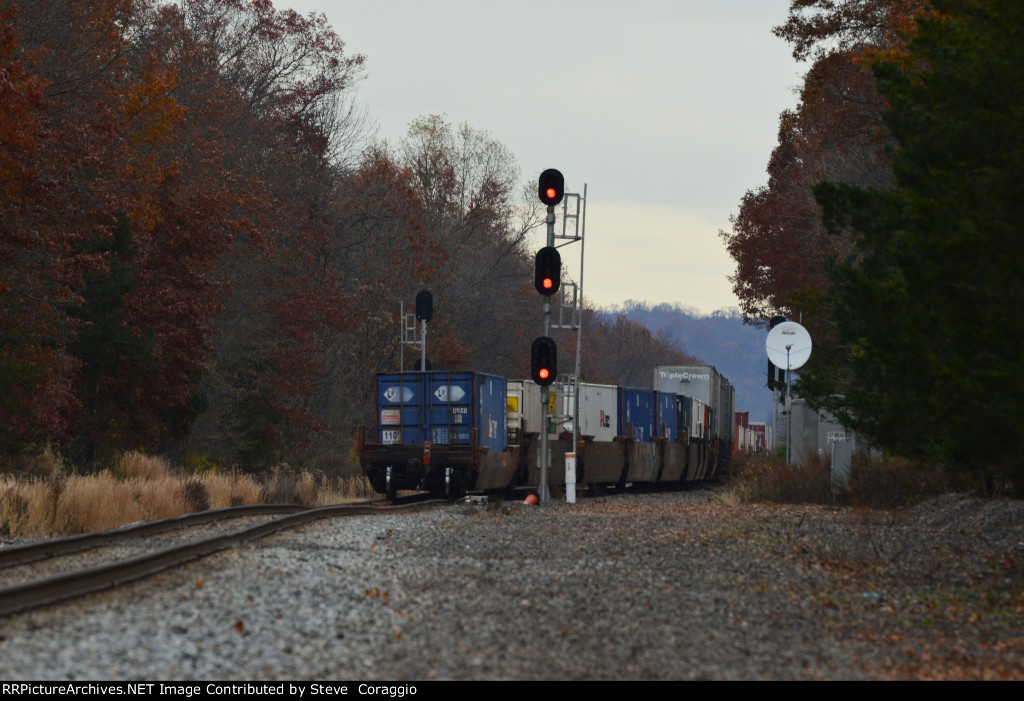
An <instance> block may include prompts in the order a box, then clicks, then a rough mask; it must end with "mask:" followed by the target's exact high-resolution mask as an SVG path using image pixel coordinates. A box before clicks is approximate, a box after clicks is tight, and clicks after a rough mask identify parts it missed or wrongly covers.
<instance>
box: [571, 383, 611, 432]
mask: <svg viewBox="0 0 1024 701" xmlns="http://www.w3.org/2000/svg"><path fill="white" fill-rule="evenodd" d="M570 408H571V402H570ZM579 417H580V433H579V434H580V436H581V437H582V438H592V439H593V440H594V441H596V442H598V443H607V442H609V441H613V440H615V436H617V435H618V427H619V392H618V388H617V387H616V386H615V385H592V384H588V383H585V382H584V383H581V384H580V411H579ZM566 425H567V427H568V428H567V430H569V431H572V422H571V421H569V422H567V424H566Z"/></svg>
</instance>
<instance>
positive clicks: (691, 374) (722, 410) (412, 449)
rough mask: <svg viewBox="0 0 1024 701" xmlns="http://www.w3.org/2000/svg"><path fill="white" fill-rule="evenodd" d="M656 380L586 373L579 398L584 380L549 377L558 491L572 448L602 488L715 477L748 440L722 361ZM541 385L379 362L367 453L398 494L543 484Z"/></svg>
mask: <svg viewBox="0 0 1024 701" xmlns="http://www.w3.org/2000/svg"><path fill="white" fill-rule="evenodd" d="M652 387H653V388H652V389H639V388H635V387H617V386H614V385H595V384H586V383H583V384H580V386H579V392H578V396H579V401H578V405H579V406H578V410H577V407H576V404H577V402H576V400H575V397H576V396H577V393H576V392H575V391H574V390H571V389H570V388H568V387H560V386H558V385H557V384H556V385H553V386H552V387H551V388H550V389H551V392H550V396H549V400H548V401H549V404H548V414H549V421H548V427H547V430H548V441H547V445H548V450H549V454H550V456H551V457H550V470H549V471H548V486H549V489H550V491H551V492H552V493H555V492H556V491H557V490H558V489H561V488H562V487H563V486H564V485H565V456H566V454H567V453H570V454H573V455H575V458H576V470H575V476H576V478H575V483H576V484H577V485H579V486H581V487H584V488H588V489H591V490H595V491H597V490H603V489H606V488H620V489H621V488H623V487H625V486H626V485H627V484H651V485H663V486H669V485H683V484H686V483H694V482H700V481H705V480H711V479H713V478H715V476H716V475H717V474H718V473H719V471H720V470H721V468H722V466H723V465H724V464H725V462H726V461H727V460H728V458H729V456H730V455H731V453H732V451H733V449H734V443H736V444H737V445H739V443H740V441H738V440H737V437H738V435H739V434H738V433H737V432H738V431H739V430H740V429H739V428H737V424H736V423H735V421H736V418H735V416H734V406H733V405H734V402H735V390H734V389H733V386H732V384H731V383H730V382H729V381H728V380H727V379H726V378H724V377H723V376H722V375H720V374H719V373H718V372H717V371H716V370H715V368H714V367H711V366H662V367H658V368H656V369H655V370H654V377H653V383H652ZM542 396H543V393H542V391H541V388H540V387H539V386H538V385H536V384H535V383H534V382H532V381H529V380H506V379H505V378H503V377H499V376H497V375H491V374H486V373H481V372H447V371H426V372H401V373H380V374H378V375H377V426H376V433H375V435H374V436H373V437H372V439H370V440H367V436H366V431H365V430H360V432H359V438H358V441H357V446H356V452H357V455H358V457H359V461H360V465H361V466H362V469H363V472H364V473H365V474H366V476H367V477H368V478H369V480H370V483H371V484H372V485H373V488H374V490H376V491H377V492H378V493H380V494H385V495H387V497H388V498H391V499H394V498H395V497H396V495H397V493H398V491H400V490H427V491H429V492H431V493H432V494H434V495H436V496H443V497H447V498H455V497H457V496H459V495H460V494H463V493H465V492H467V491H505V490H510V489H517V488H527V489H529V488H536V487H537V485H539V484H540V470H539V467H538V464H539V453H540V446H541V440H540V431H541V430H543V427H542V426H541V421H542V419H541V416H542ZM741 413H742V412H741ZM575 422H578V423H579V430H578V431H577V430H574V428H575V427H574V424H575ZM574 437H575V438H574ZM574 441H575V445H574Z"/></svg>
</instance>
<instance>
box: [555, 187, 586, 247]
mask: <svg viewBox="0 0 1024 701" xmlns="http://www.w3.org/2000/svg"><path fill="white" fill-rule="evenodd" d="M570 203H572V204H571V205H570ZM570 219H571V220H572V232H571V233H568V228H569V220H570ZM555 238H556V239H565V240H567V241H579V240H580V239H581V238H583V236H582V235H581V234H580V194H579V193H578V192H567V193H565V199H563V200H562V233H561V234H556V235H555Z"/></svg>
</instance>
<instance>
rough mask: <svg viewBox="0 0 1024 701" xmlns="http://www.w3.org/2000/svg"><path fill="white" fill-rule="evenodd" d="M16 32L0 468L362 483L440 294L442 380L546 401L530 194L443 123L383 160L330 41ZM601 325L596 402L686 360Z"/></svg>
mask: <svg viewBox="0 0 1024 701" xmlns="http://www.w3.org/2000/svg"><path fill="white" fill-rule="evenodd" d="M0 20H2V21H0V107H2V110H0V215H2V216H0V456H2V455H7V456H11V455H17V454H24V453H31V452H33V451H38V450H40V449H41V448H42V447H44V446H49V447H51V448H53V449H55V450H58V451H59V452H60V453H61V454H62V455H63V456H64V457H65V459H66V460H68V461H69V462H70V463H71V464H73V465H75V466H78V467H79V468H83V469H87V468H89V467H91V466H99V465H102V464H104V463H105V462H109V460H110V459H111V457H112V456H114V455H116V454H118V453H120V452H123V451H127V450H146V451H150V452H159V453H162V454H165V455H168V456H170V457H172V458H175V459H178V460H181V461H183V462H186V463H187V462H188V461H189V460H190V459H195V461H197V462H198V463H202V464H210V463H212V464H219V465H224V466H238V467H241V468H243V469H245V470H249V471H255V472H259V471H261V470H265V469H266V468H268V467H269V466H272V465H274V464H277V463H280V462H283V461H287V462H290V463H291V464H293V465H294V464H300V465H306V466H311V467H315V466H319V467H330V466H333V465H334V464H336V463H338V462H344V461H345V460H346V456H350V453H351V448H352V440H353V431H354V429H355V427H356V426H359V425H367V424H369V425H372V424H373V421H374V418H375V417H374V402H375V381H374V373H376V372H378V371H394V370H397V369H398V364H399V353H400V340H399V329H400V320H399V304H400V302H402V301H404V302H405V303H406V309H409V308H410V307H411V303H412V300H413V299H414V298H415V295H416V293H417V292H418V291H419V290H421V289H428V290H430V291H431V292H432V294H433V298H434V309H435V314H434V319H433V321H432V323H431V326H430V333H429V355H430V360H431V362H432V366H433V367H434V368H444V369H467V368H469V369H474V370H478V371H483V372H494V373H497V374H501V375H505V376H510V377H526V376H528V373H529V348H530V343H531V342H532V340H533V338H534V337H535V336H537V335H539V329H540V318H541V302H540V298H539V296H538V295H537V294H536V292H535V291H533V285H532V278H533V252H532V251H531V250H529V247H530V234H531V232H532V231H534V230H535V229H536V228H537V227H538V226H539V225H541V223H542V221H543V212H542V211H541V205H540V203H539V202H535V201H534V200H536V195H535V194H534V195H533V196H532V198H531V196H528V195H527V192H528V190H529V189H530V187H529V185H528V183H529V181H530V180H531V177H526V178H525V179H524V177H523V176H522V174H521V173H520V171H519V167H518V165H517V164H516V160H515V157H514V156H513V154H511V153H510V152H509V151H508V150H507V149H506V148H505V147H504V146H503V145H502V144H501V143H499V142H498V141H496V140H495V139H493V138H492V137H491V136H490V135H489V134H488V133H487V132H486V131H483V130H480V129H476V128H473V127H470V126H469V125H465V124H463V125H457V124H456V125H453V124H451V123H450V122H449V121H448V120H447V119H446V118H445V117H443V116H438V115H427V116H424V117H422V118H420V119H418V120H416V121H415V122H413V123H412V124H411V125H410V127H409V131H408V134H407V135H406V137H405V138H404V139H402V140H401V141H400V142H399V143H397V144H388V143H381V142H377V141H374V139H373V126H372V122H371V120H370V119H369V118H368V117H367V116H366V114H365V113H364V111H362V110H361V109H360V107H359V105H358V103H357V102H356V100H355V98H354V91H353V87H354V86H355V85H356V84H357V83H358V81H360V80H362V79H363V77H364V75H363V73H364V67H365V64H366V60H367V59H366V58H365V57H363V56H359V55H352V54H349V53H347V52H346V51H345V44H344V42H343V41H342V39H341V37H339V36H338V35H337V34H336V33H335V31H334V30H333V29H332V28H331V27H330V26H329V25H328V24H327V22H326V19H325V18H324V17H323V16H322V15H316V14H313V15H310V16H302V15H299V14H297V13H295V12H293V11H290V10H285V9H277V8H275V7H274V5H273V3H271V2H269V0H189V2H185V3H177V2H175V3H169V2H160V1H158V0H94V1H92V2H87V3H83V2H76V1H75V0H2V1H0ZM583 324H584V334H585V339H586V343H585V344H584V351H583V356H584V357H583V368H584V374H585V377H586V379H587V380H589V381H594V382H607V383H627V381H628V382H632V378H633V377H642V376H646V377H650V368H653V366H654V365H656V364H659V363H665V362H689V361H690V360H692V359H691V358H690V357H689V356H687V355H686V354H685V353H684V352H683V351H682V350H681V348H680V347H679V345H678V343H676V342H673V341H672V340H671V339H668V338H664V337H656V336H652V335H651V334H650V332H648V331H646V329H644V328H643V327H641V326H640V325H639V324H636V323H635V322H631V321H629V320H627V319H625V318H616V319H613V320H606V319H603V318H599V316H598V315H597V312H596V310H593V309H585V311H584V320H583ZM557 340H558V341H559V343H560V347H561V348H563V349H564V350H563V351H562V355H561V358H562V362H561V369H562V370H563V371H565V370H566V369H570V368H569V366H570V364H571V358H572V356H573V350H574V349H575V346H576V343H575V337H574V336H573V335H572V334H567V335H565V336H564V337H558V339H557ZM407 355H408V354H407ZM409 367H411V364H410V365H409V366H408V367H407V369H409ZM197 456H198V457H197Z"/></svg>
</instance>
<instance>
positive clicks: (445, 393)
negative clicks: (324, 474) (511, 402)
mask: <svg viewBox="0 0 1024 701" xmlns="http://www.w3.org/2000/svg"><path fill="white" fill-rule="evenodd" d="M506 411H507V407H506V382H505V378H503V377H498V376H497V375H489V374H486V373H482V372H446V371H437V370H435V371H431V372H404V373H394V374H383V373H382V374H379V375H377V412H378V413H377V417H378V440H379V441H380V442H381V443H385V444H387V443H402V444H411V445H418V444H422V443H424V442H426V441H430V442H431V443H432V444H433V445H472V443H473V431H474V429H475V430H476V440H477V445H479V446H481V447H484V448H487V449H488V450H490V451H491V452H495V453H500V452H502V451H504V450H505V445H506V435H507V434H506V430H505V419H506Z"/></svg>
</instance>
